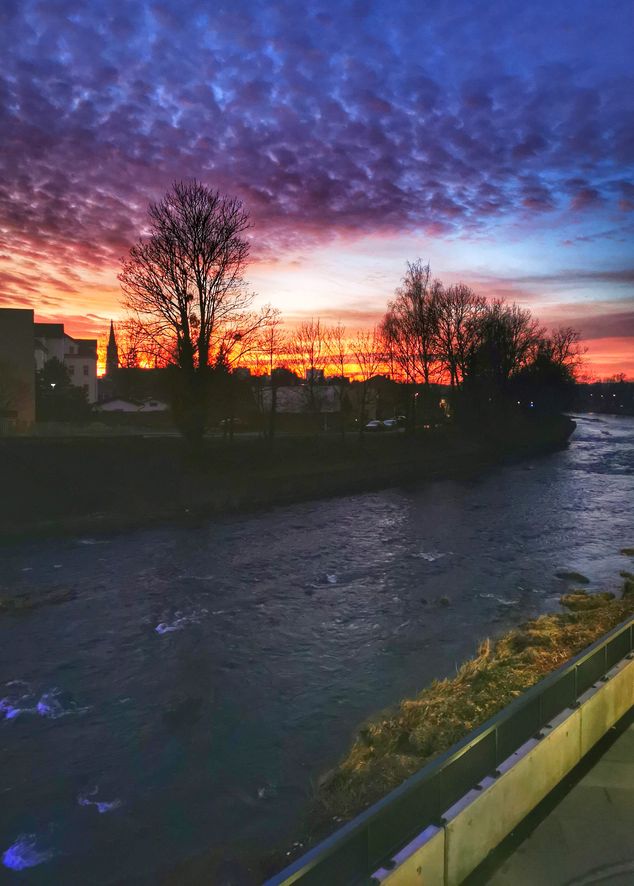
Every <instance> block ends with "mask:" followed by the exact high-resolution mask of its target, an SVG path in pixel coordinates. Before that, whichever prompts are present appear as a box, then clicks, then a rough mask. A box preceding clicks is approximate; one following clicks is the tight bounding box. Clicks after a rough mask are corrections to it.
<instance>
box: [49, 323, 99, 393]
mask: <svg viewBox="0 0 634 886" xmlns="http://www.w3.org/2000/svg"><path fill="white" fill-rule="evenodd" d="M34 338H35V340H34V349H35V368H36V369H37V370H40V369H43V368H44V364H45V363H47V361H48V360H52V359H55V360H59V362H60V363H63V364H64V366H65V367H66V369H67V370H68V373H69V375H70V380H71V382H72V383H73V384H74V385H75V387H78V388H79V387H83V388H84V390H85V391H86V395H87V397H88V402H89V403H96V401H97V339H96V338H73V337H72V336H70V335H68V334H67V333H66V332H64V324H63V323H35V324H34Z"/></svg>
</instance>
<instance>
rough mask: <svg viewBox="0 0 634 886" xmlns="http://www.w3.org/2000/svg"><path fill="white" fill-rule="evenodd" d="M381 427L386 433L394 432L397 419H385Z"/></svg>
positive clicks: (397, 425)
mask: <svg viewBox="0 0 634 886" xmlns="http://www.w3.org/2000/svg"><path fill="white" fill-rule="evenodd" d="M383 427H384V428H385V429H386V430H388V431H394V430H396V428H398V427H399V423H398V419H397V418H386V419H384V420H383Z"/></svg>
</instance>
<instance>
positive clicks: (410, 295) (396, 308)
mask: <svg viewBox="0 0 634 886" xmlns="http://www.w3.org/2000/svg"><path fill="white" fill-rule="evenodd" d="M441 288H442V287H441V284H440V283H439V282H438V281H433V280H432V279H431V269H430V267H429V264H426V265H425V264H423V263H422V261H421V260H420V259H417V260H416V261H415V262H408V263H407V271H406V273H405V276H404V277H403V282H402V284H401V286H400V287H399V288H398V289H397V290H396V296H395V298H394V299H393V300H392V301H390V302H389V303H388V309H387V313H386V315H385V318H384V320H383V327H382V329H383V335H384V336H385V338H386V340H387V344H388V349H389V351H390V354H391V356H392V359H393V360H394V362H395V363H396V364H397V365H398V367H399V369H400V371H401V374H402V376H403V378H404V379H405V380H406V381H409V382H413V383H415V384H418V383H419V382H423V383H424V384H425V385H426V386H429V384H430V381H431V374H432V369H433V367H434V363H435V362H436V353H435V345H436V337H437V336H436V332H437V302H438V296H439V291H440V289H441Z"/></svg>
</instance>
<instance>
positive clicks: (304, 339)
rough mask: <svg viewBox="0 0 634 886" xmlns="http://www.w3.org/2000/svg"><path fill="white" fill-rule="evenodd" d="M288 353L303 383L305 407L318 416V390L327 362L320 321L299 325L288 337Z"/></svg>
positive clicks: (324, 331)
mask: <svg viewBox="0 0 634 886" xmlns="http://www.w3.org/2000/svg"><path fill="white" fill-rule="evenodd" d="M288 351H289V355H290V357H291V360H292V362H293V366H294V368H295V369H296V371H297V372H298V373H299V375H300V376H301V377H302V378H303V379H304V382H305V391H306V407H307V409H308V411H309V412H311V413H312V414H313V415H318V414H319V411H320V402H319V396H318V388H319V385H320V382H321V380H322V378H323V373H324V368H325V365H326V361H327V350H326V330H325V329H324V327H323V325H322V323H321V320H319V319H317V320H314V319H311V320H306V321H304V322H303V323H300V324H299V326H297V327H296V329H295V330H294V331H293V332H292V333H291V335H290V337H289V342H288Z"/></svg>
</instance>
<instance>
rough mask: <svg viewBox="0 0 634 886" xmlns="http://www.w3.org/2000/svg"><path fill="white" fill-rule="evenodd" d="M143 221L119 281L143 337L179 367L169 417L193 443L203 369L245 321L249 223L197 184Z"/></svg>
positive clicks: (176, 192) (232, 202) (171, 195)
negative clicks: (165, 346) (169, 353)
mask: <svg viewBox="0 0 634 886" xmlns="http://www.w3.org/2000/svg"><path fill="white" fill-rule="evenodd" d="M149 218H150V230H149V236H147V237H146V238H142V239H140V240H139V241H138V243H137V244H136V245H135V246H133V247H132V248H131V250H130V254H129V256H128V258H127V259H125V260H124V261H123V267H122V270H121V273H120V274H119V280H120V282H121V286H122V289H123V292H124V295H125V304H126V306H127V308H128V309H129V310H130V311H131V312H132V314H133V316H134V317H136V319H137V320H138V322H139V323H140V324H141V326H142V327H143V328H144V329H145V330H146V332H147V334H148V337H150V338H153V339H155V340H162V341H165V340H166V341H168V342H169V343H170V346H171V348H172V349H173V357H172V359H173V361H174V363H175V365H176V366H177V367H178V369H179V370H180V374H179V382H180V384H179V385H178V394H177V396H176V397H175V402H174V414H175V418H176V420H177V422H178V424H179V427H180V429H181V431H182V432H183V434H184V435H185V436H186V437H187V438H188V439H189V440H190V441H191V442H193V443H195V442H198V441H200V439H201V437H202V435H203V433H204V431H205V427H206V420H207V408H206V407H207V393H208V374H209V367H210V366H211V365H212V364H213V363H214V362H216V361H217V359H218V357H219V354H220V356H222V355H223V354H224V355H225V356H226V353H227V340H228V339H227V336H228V335H229V336H233V338H232V339H231V340H232V342H233V346H235V343H236V341H237V339H236V336H238V335H239V336H242V332H241V330H240V329H239V328H238V327H239V326H240V325H241V324H242V323H243V322H245V319H246V318H247V317H249V316H250V314H249V311H250V308H251V305H252V301H253V295H252V294H251V293H249V292H248V291H247V289H246V287H245V282H244V270H245V267H246V263H247V258H248V255H249V243H248V240H247V239H246V237H245V234H246V231H247V229H248V228H249V219H248V215H247V213H246V212H245V210H244V207H243V205H242V203H241V202H240V200H238V199H235V198H233V197H227V196H223V195H221V194H220V193H219V192H218V191H214V190H212V189H210V188H208V187H206V186H205V185H203V184H202V183H200V182H197V181H195V180H194V181H189V182H176V183H175V184H174V185H173V186H172V188H171V190H170V191H168V193H167V194H166V195H165V196H164V197H163V199H162V200H160V201H159V202H158V203H151V204H150V207H149ZM233 346H232V347H233ZM230 350H231V349H230Z"/></svg>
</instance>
